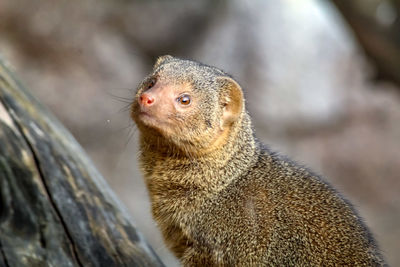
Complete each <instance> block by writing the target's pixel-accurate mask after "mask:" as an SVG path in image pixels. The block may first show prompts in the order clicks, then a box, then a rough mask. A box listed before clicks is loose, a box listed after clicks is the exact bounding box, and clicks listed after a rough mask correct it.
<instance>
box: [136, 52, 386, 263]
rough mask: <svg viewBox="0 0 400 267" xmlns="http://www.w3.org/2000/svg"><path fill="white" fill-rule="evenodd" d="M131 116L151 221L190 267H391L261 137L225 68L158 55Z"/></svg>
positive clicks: (335, 198) (343, 208) (331, 198)
mask: <svg viewBox="0 0 400 267" xmlns="http://www.w3.org/2000/svg"><path fill="white" fill-rule="evenodd" d="M131 117H132V118H133V120H134V121H135V122H136V124H137V127H138V128H139V131H140V137H139V138H140V163H141V167H142V170H143V173H144V177H145V181H146V184H147V187H148V190H149V194H150V199H151V203H152V212H153V217H154V219H155V220H156V222H157V223H158V226H159V227H160V228H161V231H162V234H163V237H164V240H165V242H166V244H167V246H168V247H169V248H170V249H171V250H172V251H173V252H174V254H175V255H176V256H177V257H178V258H179V259H180V261H181V262H182V264H183V265H185V266H267V265H269V266H294V265H296V266H328V265H338V266H361V265H362V266H382V265H385V262H384V259H383V258H382V256H381V254H380V252H379V249H378V248H377V246H376V244H375V241H374V239H373V237H372V235H371V234H370V232H369V231H368V229H367V228H366V226H365V225H364V223H363V222H362V220H361V219H360V217H359V216H358V215H357V213H356V211H355V210H354V209H353V208H352V206H351V204H350V203H349V202H348V201H347V200H345V199H344V198H343V197H341V196H340V195H339V194H338V193H337V192H336V191H335V190H334V189H333V188H332V187H331V186H330V185H328V184H327V183H326V182H325V181H323V180H322V179H321V178H320V177H318V176H317V175H314V174H313V173H312V172H310V171H308V170H307V169H304V168H303V167H301V166H298V165H296V164H295V163H293V162H291V161H290V160H287V159H285V158H283V157H280V156H279V155H277V154H274V153H272V152H270V150H269V149H268V148H266V147H265V146H264V145H263V144H261V143H260V142H259V141H258V140H257V139H256V138H255V136H254V131H253V129H252V125H251V120H250V117H249V115H248V113H247V112H246V109H245V102H244V98H243V92H242V89H241V87H240V86H239V84H238V83H237V82H236V81H235V80H233V78H232V77H230V76H229V75H228V74H226V73H225V72H223V71H221V70H219V69H217V68H215V67H211V66H207V65H204V64H201V63H198V62H194V61H190V60H182V59H178V58H174V57H172V56H163V57H160V58H159V59H158V60H157V62H156V63H155V65H154V68H153V71H152V73H151V74H150V75H149V76H148V77H146V78H145V79H144V80H143V82H142V83H141V84H140V85H139V86H138V90H137V93H136V96H135V99H134V101H133V103H132V109H131Z"/></svg>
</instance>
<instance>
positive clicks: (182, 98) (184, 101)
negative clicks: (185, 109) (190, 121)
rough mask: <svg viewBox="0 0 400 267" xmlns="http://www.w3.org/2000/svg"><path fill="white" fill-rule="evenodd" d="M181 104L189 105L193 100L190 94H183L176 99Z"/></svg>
mask: <svg viewBox="0 0 400 267" xmlns="http://www.w3.org/2000/svg"><path fill="white" fill-rule="evenodd" d="M176 100H177V101H178V102H179V104H181V105H183V106H188V105H189V104H190V103H191V102H192V101H191V99H190V95H186V94H184V95H181V96H179V97H178V98H177V99H176Z"/></svg>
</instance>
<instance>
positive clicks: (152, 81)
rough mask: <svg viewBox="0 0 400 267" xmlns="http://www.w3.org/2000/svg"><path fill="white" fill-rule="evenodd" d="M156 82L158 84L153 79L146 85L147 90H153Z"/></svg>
mask: <svg viewBox="0 0 400 267" xmlns="http://www.w3.org/2000/svg"><path fill="white" fill-rule="evenodd" d="M156 82H157V79H156V78H154V77H153V78H151V79H150V80H149V81H148V82H147V84H146V89H150V88H152V87H153V86H154V85H155V84H156Z"/></svg>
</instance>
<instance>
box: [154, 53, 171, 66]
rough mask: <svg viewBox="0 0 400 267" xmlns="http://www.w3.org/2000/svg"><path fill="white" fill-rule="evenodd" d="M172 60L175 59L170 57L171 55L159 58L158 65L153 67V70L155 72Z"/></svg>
mask: <svg viewBox="0 0 400 267" xmlns="http://www.w3.org/2000/svg"><path fill="white" fill-rule="evenodd" d="M171 59H173V56H170V55H165V56H161V57H158V58H157V60H156V63H155V64H154V66H153V69H154V70H155V69H157V68H158V67H159V66H161V65H162V64H164V63H165V62H167V61H168V60H171Z"/></svg>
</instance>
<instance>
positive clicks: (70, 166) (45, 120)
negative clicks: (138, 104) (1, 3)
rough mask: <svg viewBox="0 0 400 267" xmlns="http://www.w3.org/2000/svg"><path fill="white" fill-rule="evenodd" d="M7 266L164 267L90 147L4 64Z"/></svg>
mask: <svg viewBox="0 0 400 267" xmlns="http://www.w3.org/2000/svg"><path fill="white" fill-rule="evenodd" d="M99 145H101V144H99ZM0 266H6V267H14V266H57V267H58V266H108V267H109V266H162V263H161V262H160V260H159V259H158V257H157V256H156V255H155V253H154V252H153V250H152V249H151V248H150V247H149V245H147V243H146V242H145V241H144V239H143V238H142V236H141V235H140V234H139V233H138V232H137V230H136V229H135V227H134V226H133V225H132V224H131V220H130V218H129V216H128V214H127V212H126V211H125V210H124V207H123V206H122V205H121V204H120V203H119V201H118V200H117V199H116V197H115V196H114V194H113V192H112V191H111V190H110V189H109V187H108V185H107V184H106V182H105V181H104V179H103V177H102V176H101V175H100V174H99V172H98V171H97V170H96V169H95V168H94V167H93V165H92V163H91V162H90V160H89V159H88V158H87V156H86V154H85V153H84V151H83V150H82V148H81V147H80V146H79V145H78V144H77V142H76V141H75V139H74V138H73V137H72V136H71V135H70V133H69V132H68V131H67V130H66V129H65V128H64V127H63V126H62V125H61V124H60V123H59V122H58V121H57V120H56V119H55V118H54V117H53V116H52V115H51V114H50V113H49V112H48V111H47V110H46V109H45V108H44V107H43V106H42V105H40V104H39V103H38V102H37V101H36V100H35V99H34V98H33V97H32V96H31V95H30V94H29V92H27V90H26V89H24V88H23V87H22V86H21V84H19V82H18V81H17V80H16V79H15V78H14V76H13V74H12V73H11V72H10V70H9V68H8V67H7V66H6V64H5V63H4V61H3V60H1V59H0Z"/></svg>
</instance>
